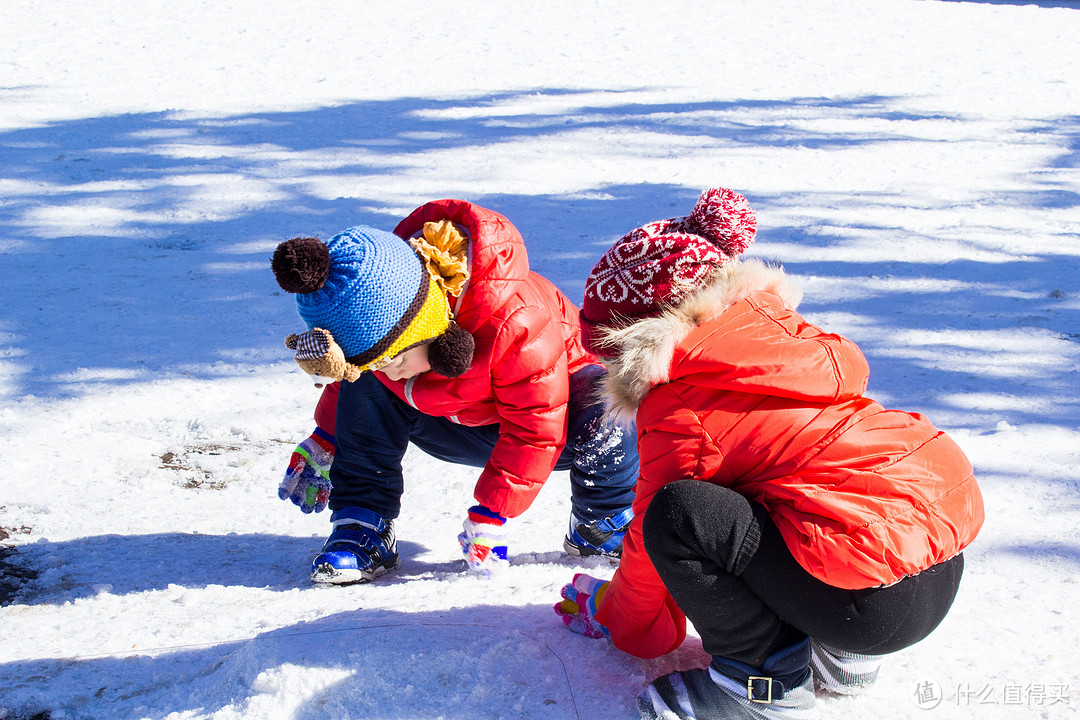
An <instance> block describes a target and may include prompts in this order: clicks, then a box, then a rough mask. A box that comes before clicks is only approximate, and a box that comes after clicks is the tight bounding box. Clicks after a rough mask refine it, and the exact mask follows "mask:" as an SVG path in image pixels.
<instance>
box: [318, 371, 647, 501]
mask: <svg viewBox="0 0 1080 720" xmlns="http://www.w3.org/2000/svg"><path fill="white" fill-rule="evenodd" d="M604 372H605V371H604V368H603V367H601V366H599V365H590V366H588V367H586V368H584V369H582V370H579V371H578V372H576V373H574V374H573V375H571V376H570V407H569V422H568V427H567V440H566V447H565V448H564V450H563V452H562V454H561V455H560V456H559V460H558V462H557V463H556V464H555V469H556V470H569V471H570V492H571V498H572V506H573V513H574V515H575V516H576V517H577V518H578V519H579V520H582V521H584V522H595V521H597V520H601V519H603V518H605V517H607V516H608V515H611V514H613V513H616V512H618V511H620V510H623V509H624V508H627V507H629V506H630V503H631V502H632V501H633V496H634V484H635V482H636V481H637V470H638V456H637V437H636V433H635V432H634V430H633V428H629V429H627V428H620V427H616V426H614V425H612V424H609V423H605V422H604V419H603V405H602V404H601V403H600V402H599V401H597V400H596V399H595V398H596V397H597V395H598V393H597V389H598V387H597V386H598V383H599V382H600V380H601V379H602V378H603V376H604ZM498 439H499V426H498V424H494V425H483V426H481V427H467V426H465V425H460V424H458V423H455V422H452V421H450V420H448V419H446V418H442V417H433V416H431V415H425V414H424V413H422V412H420V411H419V410H417V409H415V408H413V407H412V406H410V405H408V404H407V403H405V402H403V401H401V400H400V399H399V398H398V397H397V396H396V395H394V394H393V393H392V392H390V391H389V390H387V389H386V387H385V386H383V384H382V383H381V382H379V380H378V379H377V378H376V377H375V376H374V375H373V374H372V373H364V374H363V375H361V376H360V378H359V379H358V380H357V381H356V382H351V383H350V382H345V383H342V384H341V393H340V395H339V396H338V406H337V431H336V441H337V447H336V451H335V455H334V464H333V465H332V466H331V468H330V481H331V483H332V484H333V490H331V492H330V509H331V510H339V509H341V508H345V507H362V508H367V509H368V510H373V511H375V512H377V513H379V514H380V515H382V516H383V517H384V518H386V519H388V520H389V519H393V518H396V517H397V516H398V514H399V512H400V510H401V495H402V493H403V492H404V480H403V478H402V472H401V459H402V457H404V455H405V450H406V449H407V448H408V446H409V443H410V442H413V443H415V444H416V446H417V447H419V448H420V449H421V450H423V451H424V452H426V453H427V454H429V455H431V456H433V457H436V458H438V459H440V460H444V461H446V462H450V463H455V464H459V465H469V466H472V467H478V468H479V467H483V466H484V465H485V464H486V463H487V461H488V458H490V456H491V451H492V449H493V448H494V447H495V442H496V441H497V440H498ZM426 481H428V482H437V478H427V479H426ZM462 512H463V513H464V508H462Z"/></svg>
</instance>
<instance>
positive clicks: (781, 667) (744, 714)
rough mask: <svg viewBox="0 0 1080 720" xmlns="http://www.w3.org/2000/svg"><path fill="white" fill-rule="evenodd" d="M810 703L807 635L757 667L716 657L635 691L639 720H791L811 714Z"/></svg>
mask: <svg viewBox="0 0 1080 720" xmlns="http://www.w3.org/2000/svg"><path fill="white" fill-rule="evenodd" d="M813 708H814V688H813V682H812V680H811V674H810V640H809V638H807V639H805V640H802V641H801V642H798V643H796V644H795V645H792V646H790V647H787V648H784V649H783V650H780V651H778V652H775V653H773V654H772V655H770V656H769V657H768V658H767V659H766V660H765V663H764V664H763V665H762V666H761V668H760V669H758V668H752V667H750V666H749V665H745V664H743V663H741V662H737V661H735V660H729V659H727V658H721V657H714V658H713V661H712V663H710V664H709V667H707V668H701V669H694V670H684V671H682V672H675V673H671V674H670V675H665V676H663V677H661V678H657V679H656V680H654V681H653V682H652V684H650V685H649V686H648V687H647V688H645V690H644V692H642V693H641V694H640V695H638V711H639V712H640V713H641V717H642V718H643V720H660V719H661V718H663V719H664V720H667V719H668V718H678V720H795V719H796V718H810V717H812V716H813Z"/></svg>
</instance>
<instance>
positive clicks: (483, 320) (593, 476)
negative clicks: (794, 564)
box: [273, 200, 637, 584]
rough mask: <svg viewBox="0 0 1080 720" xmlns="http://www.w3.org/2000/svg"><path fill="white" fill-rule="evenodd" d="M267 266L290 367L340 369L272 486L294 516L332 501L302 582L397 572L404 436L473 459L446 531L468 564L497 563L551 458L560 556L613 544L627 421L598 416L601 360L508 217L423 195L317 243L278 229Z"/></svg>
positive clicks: (633, 467) (630, 474)
mask: <svg viewBox="0 0 1080 720" xmlns="http://www.w3.org/2000/svg"><path fill="white" fill-rule="evenodd" d="M273 268H274V273H275V276H276V278H277V280H278V283H279V284H280V285H281V287H282V288H283V289H285V290H287V291H289V292H292V293H296V302H297V309H298V311H299V313H300V316H301V318H302V319H303V320H304V322H305V323H306V325H307V326H308V328H309V330H308V332H306V333H303V335H301V336H291V337H290V338H289V339H288V341H287V344H288V345H289V347H291V348H293V349H295V350H296V351H297V355H296V358H297V362H299V363H300V365H301V366H302V367H304V369H305V370H307V371H308V372H311V373H312V374H314V375H318V376H325V377H327V378H329V379H330V380H334V381H340V382H334V383H332V384H330V385H328V386H327V389H326V390H325V391H324V394H323V398H322V400H321V401H320V403H319V406H318V408H317V410H316V423H317V425H318V429H317V430H316V431H315V433H314V434H313V435H312V437H311V438H309V439H308V440H306V441H305V442H304V443H301V445H300V447H298V448H297V451H296V453H295V454H294V455H293V458H292V461H291V462H290V467H289V470H288V472H287V473H286V477H285V480H284V481H283V483H282V486H281V488H280V489H279V494H280V495H281V497H282V498H283V499H285V498H288V499H291V500H292V501H293V502H294V503H296V504H297V505H299V506H301V508H302V509H304V510H307V511H312V510H315V511H318V510H321V509H323V508H325V507H327V506H329V507H330V509H331V510H332V511H333V513H332V515H331V523H332V525H333V531H332V532H331V534H330V536H329V538H328V539H327V541H326V543H325V545H324V546H323V548H322V551H321V552H320V553H319V554H318V556H317V557H316V558H315V559H314V560H313V562H312V579H313V580H314V581H315V582H326V583H335V584H342V583H352V582H363V581H368V580H371V579H373V578H374V577H376V576H377V575H380V574H382V573H384V572H386V571H388V570H392V569H394V568H396V567H398V563H399V559H398V552H397V542H396V538H395V535H394V520H395V519H396V518H397V517H398V514H399V512H400V510H401V496H402V493H403V491H404V479H403V476H402V464H401V461H402V458H403V456H404V454H405V451H406V449H407V447H408V446H409V444H410V443H413V444H415V445H417V446H418V447H419V448H421V449H422V450H424V451H425V452H427V453H429V454H430V455H433V456H435V457H437V458H439V459H441V460H445V461H447V462H452V463H459V464H465V465H470V466H474V467H477V468H480V472H479V477H478V478H477V480H476V485H475V489H474V492H473V495H474V498H475V499H476V502H477V504H476V505H474V506H473V507H471V508H469V509H468V511H467V514H466V519H465V521H464V530H463V532H462V533H461V534H460V535H459V536H458V541H459V543H460V545H461V549H462V553H463V555H464V557H465V559H466V560H467V562H468V567H469V568H470V569H473V570H476V571H479V572H481V573H489V572H490V571H492V570H494V569H498V568H499V567H501V566H503V565H505V564H506V563H507V561H508V557H507V542H506V534H505V530H506V527H505V526H506V523H507V521H508V520H509V519H511V518H515V517H517V516H518V515H520V514H521V513H523V512H525V510H526V509H528V507H529V506H530V504H531V503H532V502H533V500H534V498H535V497H536V494H537V493H538V492H539V491H540V488H541V486H542V485H543V484H544V482H545V481H546V480H547V479H548V476H549V475H550V474H551V472H552V471H553V470H568V471H569V476H570V483H571V499H572V515H571V518H570V522H569V528H568V529H567V532H566V535H565V538H564V543H563V546H564V548H565V549H566V551H567V552H569V553H571V554H574V555H597V554H599V555H608V556H611V557H618V556H619V554H620V552H621V548H622V539H623V534H624V533H625V530H626V526H627V525H628V524H629V522H630V518H631V517H632V515H631V509H630V503H631V500H632V495H633V486H634V482H635V480H636V477H637V450H636V445H635V438H634V433H633V431H632V430H629V431H628V430H626V429H624V428H621V427H619V426H616V425H613V424H611V423H607V422H605V420H604V417H603V415H604V407H603V403H602V402H601V401H599V400H598V399H597V395H598V392H597V390H598V386H599V383H600V382H601V380H602V379H603V377H604V375H605V370H604V368H603V366H602V365H601V364H600V363H599V361H598V360H597V358H596V356H595V355H593V354H591V353H589V352H588V351H586V350H585V349H584V347H583V346H582V344H581V338H580V329H579V327H578V309H577V307H575V306H574V305H573V303H571V302H570V301H569V300H568V299H567V298H566V297H564V296H563V295H562V293H560V292H559V291H558V290H557V289H556V288H555V286H554V285H552V284H551V283H550V282H549V281H547V280H546V279H544V278H543V277H541V276H540V275H538V274H536V273H534V272H531V271H530V270H529V262H528V258H527V255H526V252H525V244H524V241H523V240H522V238H521V235H520V234H519V233H518V231H517V229H516V228H515V227H514V226H513V224H511V223H510V221H509V220H507V219H506V218H505V217H503V216H502V215H499V214H498V213H496V212H493V211H491V210H487V209H484V208H481V207H478V206H476V205H473V204H472V203H468V202H464V201H461V200H439V201H436V202H431V203H427V204H426V205H423V206H421V207H420V208H418V209H417V210H415V211H414V212H413V213H412V214H410V215H409V216H408V217H407V218H405V219H404V220H402V221H401V223H399V224H398V226H397V228H396V229H395V230H394V234H391V233H388V232H384V231H381V230H376V229H374V228H370V227H355V228H350V229H348V230H346V231H345V232H343V233H341V234H339V235H336V236H335V237H333V238H332V239H331V240H330V241H329V242H327V243H323V242H322V241H320V240H317V239H314V238H296V239H293V240H289V241H288V242H286V243H282V244H281V245H280V246H279V247H278V249H277V251H276V252H275V254H274V261H273ZM425 481H426V482H437V479H435V478H428V479H426V480H425ZM559 522H560V524H562V523H563V522H565V519H561V520H560V521H559ZM564 527H565V526H564Z"/></svg>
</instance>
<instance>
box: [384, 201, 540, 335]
mask: <svg viewBox="0 0 1080 720" xmlns="http://www.w3.org/2000/svg"><path fill="white" fill-rule="evenodd" d="M440 220H450V221H451V222H453V223H454V224H455V225H457V226H458V227H459V228H460V229H462V230H464V231H465V235H466V236H467V237H468V238H469V280H468V283H467V284H466V285H465V289H464V290H463V291H462V293H461V295H460V296H459V297H458V298H456V300H455V299H453V298H452V299H451V300H452V301H453V306H454V319H455V320H456V321H457V323H458V324H459V325H461V326H462V327H463V328H465V329H466V330H474V329H475V328H476V327H477V326H479V325H480V324H481V323H482V322H483V321H484V319H485V317H486V315H487V314H488V313H489V312H490V311H492V310H496V309H498V308H501V307H502V306H503V305H505V304H506V303H507V301H509V300H510V299H511V298H513V297H514V296H515V295H516V294H517V292H518V291H519V290H520V288H521V285H522V283H524V282H525V281H526V279H527V278H528V277H529V260H528V254H527V253H526V251H525V241H524V240H523V239H522V237H521V233H519V232H518V229H517V228H516V227H514V224H513V223H511V222H510V221H509V220H507V219H506V218H505V217H503V216H502V215H500V214H499V213H497V212H495V211H494V210H488V209H486V208H482V207H480V206H479V205H473V204H472V203H470V202H466V201H465V200H435V201H433V202H429V203H425V204H424V205H422V206H421V207H418V208H417V209H416V210H414V211H413V212H412V214H410V215H409V216H408V217H406V218H405V219H404V220H402V221H401V222H400V223H398V226H397V227H396V228H394V234H396V235H398V236H399V237H402V238H410V237H413V236H415V235H417V234H419V233H421V232H422V231H423V229H424V223H428V222H438V221H440Z"/></svg>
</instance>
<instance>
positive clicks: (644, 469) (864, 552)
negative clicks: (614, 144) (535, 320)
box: [556, 189, 983, 720]
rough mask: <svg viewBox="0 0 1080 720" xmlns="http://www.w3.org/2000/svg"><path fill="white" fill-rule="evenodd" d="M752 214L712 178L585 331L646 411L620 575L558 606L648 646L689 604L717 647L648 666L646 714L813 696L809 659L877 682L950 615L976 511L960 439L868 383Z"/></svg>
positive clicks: (604, 279) (818, 668)
mask: <svg viewBox="0 0 1080 720" xmlns="http://www.w3.org/2000/svg"><path fill="white" fill-rule="evenodd" d="M755 231H756V219H755V216H754V214H753V211H752V210H751V209H750V206H749V204H748V203H747V202H746V199H745V198H743V197H742V196H741V195H738V194H737V193H734V192H732V191H730V190H725V189H713V190H708V191H706V192H705V193H704V194H703V195H702V196H701V198H700V200H699V201H698V203H697V204H696V206H695V207H694V210H693V212H692V213H691V214H690V215H689V216H688V217H685V218H675V219H672V220H663V221H659V222H655V223H651V224H649V225H646V226H644V227H642V228H638V229H637V230H634V231H632V232H631V233H629V234H628V235H626V236H625V237H623V238H622V239H621V240H619V241H618V242H617V243H616V244H615V245H614V246H613V247H612V248H610V249H609V250H608V252H607V253H606V254H605V255H604V256H603V258H601V260H600V261H599V262H598V263H597V265H596V266H595V267H594V268H593V270H592V272H591V274H590V275H589V279H588V281H587V283H586V289H585V301H584V303H583V306H582V331H583V335H584V338H585V341H586V346H587V347H590V348H591V349H593V350H595V351H596V352H597V354H599V355H601V356H602V357H603V359H604V362H605V364H606V365H607V368H608V375H607V378H606V379H605V381H604V385H605V393H606V396H607V400H608V403H609V405H610V406H611V408H612V410H613V411H614V412H615V413H617V414H619V415H621V416H622V417H623V418H626V419H630V420H636V425H637V434H638V451H639V457H640V459H639V462H640V477H639V479H638V483H637V487H636V490H635V499H634V506H633V508H634V513H635V515H636V517H635V519H634V521H633V522H632V523H631V525H630V529H629V531H628V533H627V535H626V539H625V544H624V551H623V556H622V561H621V563H620V566H619V569H618V571H617V572H616V573H615V576H614V578H613V579H612V581H611V582H610V583H604V582H601V581H600V580H597V579H595V578H590V577H588V576H585V575H579V576H577V577H575V579H574V582H573V583H572V584H571V585H568V586H567V587H566V588H564V590H563V597H564V598H565V599H564V600H563V601H562V602H561V603H559V605H557V606H556V611H557V612H558V613H559V614H560V615H562V616H563V620H564V622H565V623H566V624H567V625H568V626H570V628H571V629H573V630H576V631H579V632H583V633H584V634H587V635H590V636H594V637H602V636H604V635H610V637H611V639H612V641H613V642H614V643H615V645H616V646H617V647H619V648H620V649H622V650H624V651H626V652H628V653H631V654H634V655H636V656H638V657H646V658H648V657H656V656H659V655H663V654H665V653H668V652H670V651H672V650H674V649H675V648H677V647H678V646H679V644H680V643H681V642H682V641H683V639H684V638H685V634H686V619H687V618H689V619H690V621H691V622H692V623H693V624H694V627H695V628H696V629H697V631H698V632H699V633H700V635H701V639H702V644H703V646H704V648H705V650H706V651H707V652H708V653H710V654H711V655H713V661H712V663H711V664H710V666H709V667H708V668H706V669H695V670H688V671H684V672H679V673H673V674H671V675H667V676H665V677H661V678H658V679H656V680H655V681H654V682H653V683H651V684H650V686H649V687H648V688H647V689H646V691H645V692H644V693H643V694H642V695H641V696H639V707H640V710H641V712H642V716H643V717H646V718H653V717H676V716H677V717H680V718H688V717H689V718H698V719H699V720H704V719H705V718H735V717H738V718H744V717H745V718H788V717H796V716H798V717H803V716H804V714H805V711H806V710H808V709H809V708H810V707H812V705H813V697H814V696H813V683H812V680H811V675H812V673H811V670H810V666H811V661H813V680H814V681H816V682H817V684H818V685H819V686H823V687H825V688H827V689H829V690H832V691H836V692H848V691H851V690H853V689H855V688H857V687H859V686H860V685H864V684H866V683H869V682H872V680H873V678H874V677H875V676H876V672H877V665H878V660H879V657H878V656H880V655H883V654H886V653H891V652H895V651H897V650H900V649H902V648H904V647H907V646H909V645H911V644H913V643H915V642H918V641H919V640H921V639H923V638H924V637H926V635H928V634H929V633H930V632H931V631H932V630H933V629H934V628H935V627H936V626H937V625H938V623H940V622H941V620H942V619H943V618H944V617H945V614H946V613H947V612H948V610H949V608H950V607H951V605H952V602H953V599H954V597H955V595H956V592H957V587H958V583H959V581H960V576H961V573H962V569H963V557H962V555H961V551H962V550H963V549H964V548H965V547H966V546H967V545H968V544H969V543H970V542H971V541H972V540H973V539H974V538H975V536H976V534H977V533H978V531H979V528H980V527H981V525H982V521H983V506H982V498H981V495H980V493H979V489H978V486H977V484H976V481H975V478H974V477H973V474H972V468H971V464H970V463H969V462H968V460H967V458H966V457H965V456H964V453H963V452H962V451H961V450H960V448H959V447H958V446H957V445H956V444H955V443H954V442H953V441H952V440H951V439H950V438H949V437H948V436H946V435H945V434H944V433H942V432H941V431H940V430H938V429H937V428H935V427H934V426H933V425H932V424H931V423H930V422H929V421H928V420H926V419H925V418H924V417H922V416H921V415H917V414H909V413H904V412H899V411H895V410H886V409H885V408H883V407H882V406H881V405H879V404H878V403H877V402H875V401H873V400H871V399H869V398H867V397H864V395H863V392H864V391H865V389H866V384H867V376H868V368H867V364H866V361H865V359H864V358H863V355H862V353H861V352H860V351H859V349H858V348H857V347H856V346H855V345H854V344H853V343H851V342H850V341H848V340H846V339H844V338H842V337H840V336H839V335H834V334H830V333H826V332H825V331H823V330H821V329H820V328H818V327H815V326H814V325H812V324H810V323H809V322H807V321H806V320H805V319H803V318H802V317H801V316H800V315H799V314H798V313H797V312H796V311H795V307H796V306H797V305H798V302H799V300H800V299H801V293H800V291H799V290H798V289H797V288H796V287H795V285H794V283H793V282H792V281H791V280H790V279H789V278H788V277H786V276H785V275H784V274H783V272H782V271H781V270H779V269H776V268H771V267H767V266H766V265H764V264H763V263H761V262H760V261H757V260H744V261H741V262H740V261H739V259H738V256H739V255H740V254H741V253H742V252H743V251H744V250H745V249H746V247H747V246H748V245H749V244H750V243H751V242H752V240H753V237H754V234H755Z"/></svg>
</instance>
